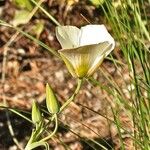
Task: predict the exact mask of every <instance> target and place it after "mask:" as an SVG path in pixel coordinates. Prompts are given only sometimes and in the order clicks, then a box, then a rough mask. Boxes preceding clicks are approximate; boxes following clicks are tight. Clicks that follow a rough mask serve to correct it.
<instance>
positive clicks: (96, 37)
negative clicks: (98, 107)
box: [80, 25, 115, 49]
mask: <svg viewBox="0 0 150 150" xmlns="http://www.w3.org/2000/svg"><path fill="white" fill-rule="evenodd" d="M105 41H108V42H109V43H110V44H112V49H113V48H114V46H115V42H114V39H113V38H112V36H111V35H110V34H109V33H108V31H107V29H106V27H105V26H104V25H86V26H84V27H82V28H81V36H80V46H83V45H91V44H98V43H102V42H105Z"/></svg>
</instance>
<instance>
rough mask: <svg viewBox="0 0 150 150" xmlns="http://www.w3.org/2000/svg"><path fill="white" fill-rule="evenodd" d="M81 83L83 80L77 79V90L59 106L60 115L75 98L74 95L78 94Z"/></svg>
mask: <svg viewBox="0 0 150 150" xmlns="http://www.w3.org/2000/svg"><path fill="white" fill-rule="evenodd" d="M82 83H83V79H78V85H77V88H76V90H75V92H74V93H73V95H72V96H71V97H70V98H69V99H68V100H67V101H66V102H65V103H64V104H63V105H62V106H61V108H60V110H59V113H61V112H62V111H63V110H64V109H65V108H66V107H67V106H68V105H69V104H70V103H71V102H72V101H73V100H74V99H75V97H76V95H77V94H78V93H79V91H80V88H81V85H82Z"/></svg>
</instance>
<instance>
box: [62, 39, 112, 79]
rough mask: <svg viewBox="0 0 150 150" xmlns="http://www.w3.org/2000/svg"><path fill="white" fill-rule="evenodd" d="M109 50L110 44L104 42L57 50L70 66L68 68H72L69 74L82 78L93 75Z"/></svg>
mask: <svg viewBox="0 0 150 150" xmlns="http://www.w3.org/2000/svg"><path fill="white" fill-rule="evenodd" d="M111 50H112V44H110V43H109V42H107V41H106V42H103V43H100V44H94V45H86V46H81V47H78V48H73V49H62V50H59V53H60V55H61V56H63V57H62V58H63V59H64V58H65V59H66V60H67V63H69V64H70V65H69V66H72V67H71V68H72V70H71V71H70V70H69V71H70V73H71V74H76V76H77V77H79V78H82V77H88V76H90V75H91V74H93V73H94V71H95V70H96V69H97V68H98V67H99V65H100V64H101V62H102V61H103V59H104V57H105V56H106V55H108V53H110V52H111ZM65 63H66V62H65ZM66 65H67V64H66ZM67 67H68V65H67ZM68 69H69V68H68ZM72 72H74V73H72Z"/></svg>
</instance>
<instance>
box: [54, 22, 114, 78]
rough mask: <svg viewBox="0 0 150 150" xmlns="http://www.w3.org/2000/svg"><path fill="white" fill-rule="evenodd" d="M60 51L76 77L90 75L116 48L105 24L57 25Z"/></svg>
mask: <svg viewBox="0 0 150 150" xmlns="http://www.w3.org/2000/svg"><path fill="white" fill-rule="evenodd" d="M56 37H57V39H58V41H59V42H60V44H61V46H62V49H61V50H59V53H60V55H61V57H62V59H63V60H64V62H65V63H66V66H67V67H68V70H69V72H70V73H71V74H72V76H74V77H78V78H83V77H89V76H90V75H92V74H93V73H94V71H95V70H96V69H97V68H98V67H99V66H100V64H101V63H102V61H103V59H104V58H105V57H106V56H107V55H108V54H109V53H110V52H111V51H112V50H113V49H114V47H115V42H114V39H113V38H112V36H111V35H110V34H109V33H108V31H107V29H106V27H105V26H104V25H86V26H84V27H81V29H79V28H77V27H75V26H58V27H56Z"/></svg>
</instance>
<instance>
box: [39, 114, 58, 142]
mask: <svg viewBox="0 0 150 150" xmlns="http://www.w3.org/2000/svg"><path fill="white" fill-rule="evenodd" d="M54 119H55V129H54V131H53V132H52V133H51V134H50V135H48V136H47V137H45V138H43V139H42V140H40V141H39V142H44V141H46V140H48V139H50V138H52V136H53V135H55V133H56V131H57V129H58V118H57V114H54Z"/></svg>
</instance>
